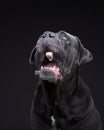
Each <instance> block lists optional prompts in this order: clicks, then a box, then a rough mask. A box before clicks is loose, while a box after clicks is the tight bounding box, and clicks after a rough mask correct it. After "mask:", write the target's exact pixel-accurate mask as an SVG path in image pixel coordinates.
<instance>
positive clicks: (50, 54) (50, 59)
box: [46, 52, 53, 61]
mask: <svg viewBox="0 0 104 130" xmlns="http://www.w3.org/2000/svg"><path fill="white" fill-rule="evenodd" d="M46 57H47V58H48V60H49V61H52V60H53V52H46Z"/></svg>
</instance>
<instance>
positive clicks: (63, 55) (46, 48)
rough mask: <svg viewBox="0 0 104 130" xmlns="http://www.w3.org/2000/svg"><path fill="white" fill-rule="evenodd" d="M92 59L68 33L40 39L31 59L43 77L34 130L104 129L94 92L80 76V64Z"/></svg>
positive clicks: (36, 99) (35, 100)
mask: <svg viewBox="0 0 104 130" xmlns="http://www.w3.org/2000/svg"><path fill="white" fill-rule="evenodd" d="M92 59H93V56H92V54H91V53H90V52H89V50H87V49H86V48H85V47H84V46H83V45H82V43H81V41H80V40H79V38H78V37H76V36H73V35H71V34H69V33H67V32H65V31H59V32H57V33H54V32H50V31H46V32H44V33H43V34H42V35H41V36H40V37H39V39H38V41H37V44H36V46H35V47H34V48H33V50H32V52H31V54H30V59H29V63H30V64H33V65H35V67H36V70H35V75H36V76H38V77H39V82H38V85H37V86H36V88H35V92H34V97H33V102H32V110H31V124H32V128H33V130H102V122H101V118H100V115H99V113H98V111H97V110H96V108H95V105H94V102H93V99H92V97H91V93H90V90H89V89H88V87H87V86H86V85H85V84H84V82H83V80H82V79H81V78H80V76H79V67H80V65H82V64H85V63H88V62H90V61H91V60H92Z"/></svg>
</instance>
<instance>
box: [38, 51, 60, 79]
mask: <svg viewBox="0 0 104 130" xmlns="http://www.w3.org/2000/svg"><path fill="white" fill-rule="evenodd" d="M42 72H47V73H48V74H49V73H50V74H53V75H54V77H55V78H57V80H58V79H59V80H62V75H61V73H60V67H59V65H58V63H56V62H55V61H54V57H53V52H50V51H49V52H46V53H45V57H44V60H43V62H42V65H41V67H40V69H39V70H36V71H35V75H37V76H39V75H40V74H41V73H42Z"/></svg>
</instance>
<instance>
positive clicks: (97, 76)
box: [0, 0, 104, 130]
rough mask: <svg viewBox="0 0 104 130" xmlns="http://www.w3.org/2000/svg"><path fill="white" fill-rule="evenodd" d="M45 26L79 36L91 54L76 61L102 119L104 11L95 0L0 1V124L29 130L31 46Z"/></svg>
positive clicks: (3, 127) (1, 127)
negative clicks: (83, 60) (89, 58)
mask: <svg viewBox="0 0 104 130" xmlns="http://www.w3.org/2000/svg"><path fill="white" fill-rule="evenodd" d="M46 30H50V31H54V32H57V31H59V30H65V31H67V32H69V33H71V34H73V35H76V36H78V37H79V38H80V40H81V41H82V43H83V45H84V46H85V47H86V48H88V49H89V50H90V51H91V52H92V54H93V56H94V59H93V61H92V62H90V63H89V64H86V65H83V66H82V67H81V75H82V76H83V79H84V80H85V82H86V83H87V84H88V85H89V87H90V89H91V93H92V96H93V98H94V101H95V105H96V107H97V109H98V110H99V112H100V114H101V117H102V120H103V121H104V92H103V91H104V77H103V73H104V68H103V65H104V60H103V58H104V57H103V55H104V48H103V47H104V31H103V30H104V13H103V6H102V3H100V1H99V2H96V1H92V2H91V1H84V0H82V1H81V0H80V1H76V2H75V1H69V2H64V1H63V2H61V1H60V2H55V1H48V2H44V3H41V4H40V2H38V3H36V2H35V3H32V2H29V1H28V2H26V1H25V2H22V1H18V2H15V3H12V2H11V3H10V1H9V2H8V3H6V2H4V3H2V4H0V36H1V38H0V49H1V50H0V130H9V129H10V130H31V127H30V109H31V102H32V96H33V91H34V88H35V85H36V80H35V77H34V75H33V74H34V69H35V68H34V66H31V65H29V63H28V59H29V54H30V52H31V49H32V48H33V46H34V44H35V43H36V41H37V38H38V36H39V35H40V34H41V33H43V32H44V31H46Z"/></svg>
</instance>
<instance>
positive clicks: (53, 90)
mask: <svg viewBox="0 0 104 130" xmlns="http://www.w3.org/2000/svg"><path fill="white" fill-rule="evenodd" d="M78 71H79V70H77V71H76V72H75V73H74V74H73V75H72V76H69V77H68V76H67V77H66V78H65V79H64V80H63V81H61V82H58V84H57V85H56V84H53V83H50V82H48V81H42V87H43V92H44V95H45V97H46V101H47V108H48V111H49V115H52V113H53V111H54V106H55V103H56V102H60V101H61V98H63V97H62V96H63V94H67V93H68V98H70V96H72V95H73V94H74V93H75V92H76V91H77V86H78ZM66 96H67V95H66Z"/></svg>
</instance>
